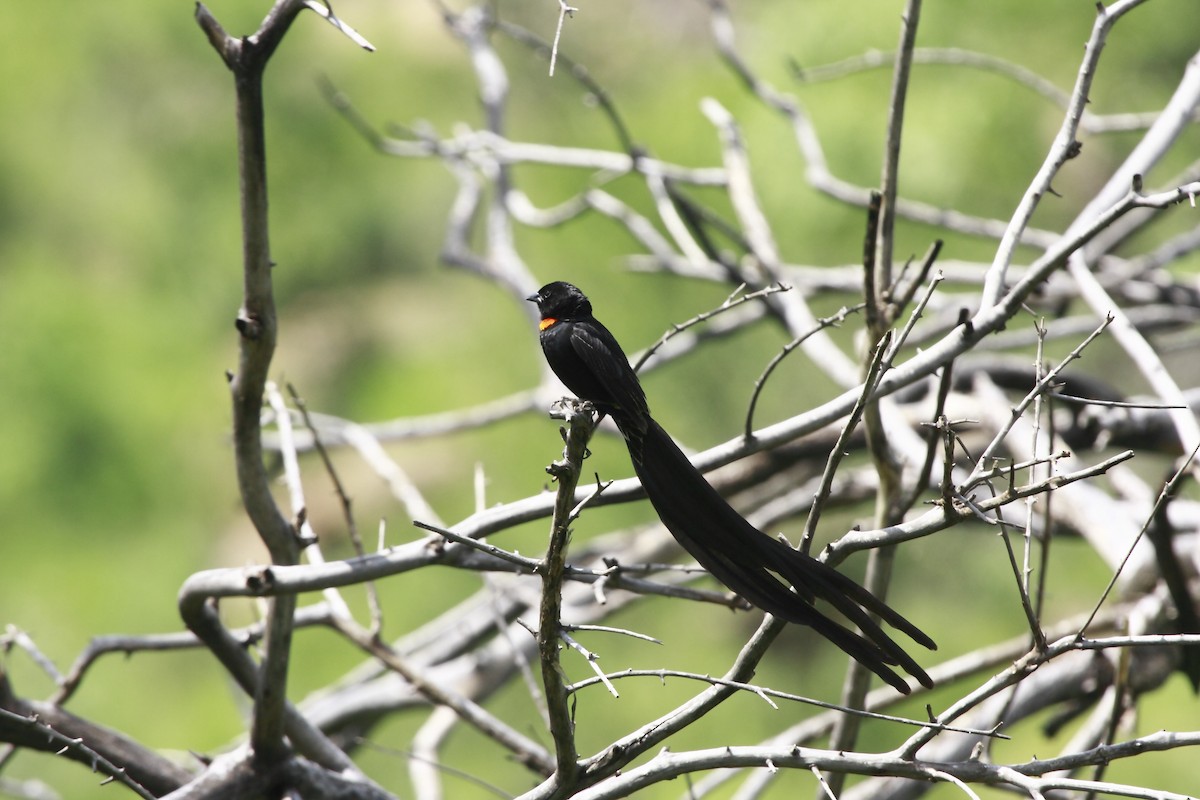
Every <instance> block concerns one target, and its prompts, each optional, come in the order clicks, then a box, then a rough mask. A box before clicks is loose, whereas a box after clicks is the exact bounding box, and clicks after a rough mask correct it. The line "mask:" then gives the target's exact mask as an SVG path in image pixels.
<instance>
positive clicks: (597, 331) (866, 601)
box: [527, 281, 937, 694]
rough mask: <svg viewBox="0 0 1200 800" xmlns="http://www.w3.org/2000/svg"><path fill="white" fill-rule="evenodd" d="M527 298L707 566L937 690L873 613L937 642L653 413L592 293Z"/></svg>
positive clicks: (553, 356)
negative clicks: (745, 495) (720, 486)
mask: <svg viewBox="0 0 1200 800" xmlns="http://www.w3.org/2000/svg"><path fill="white" fill-rule="evenodd" d="M527 299H528V300H529V301H530V302H534V303H537V307H538V311H539V312H540V313H541V316H542V321H541V324H540V325H539V326H538V327H539V329H540V331H541V333H540V334H539V336H538V338H539V340H540V341H541V345H542V351H543V352H544V353H545V355H546V361H547V362H548V363H549V364H550V368H551V369H552V370H554V374H556V375H557V376H558V377H559V379H560V380H561V381H562V382H563V383H564V384H566V386H567V388H568V389H570V390H571V391H572V392H574V393H575V394H576V395H577V396H578V397H579V399H580V400H587V401H590V402H591V403H592V404H593V405H594V406H595V407H596V409H597V410H598V411H599V412H600V413H601V415H605V414H606V415H608V416H610V417H612V419H613V421H614V422H615V423H616V424H617V428H619V429H620V431H621V434H622V435H623V436H624V437H625V444H626V445H627V446H628V448H629V457H630V459H632V461H633V468H634V471H635V472H636V473H637V476H638V478H639V479H640V480H641V482H642V487H643V488H644V489H645V490H646V495H647V497H649V499H650V503H651V505H653V506H654V510H655V511H657V512H658V516H659V519H661V520H662V523H663V525H665V526H666V528H667V530H669V531H670V532H671V534H672V535H673V536H674V537H675V538H676V539H677V540H678V541H679V543H680V544H681V545H683V547H684V549H685V550H687V551H688V552H689V553H691V555H692V557H693V558H695V559H696V561H698V562H700V565H701V566H703V567H704V568H705V569H706V570H708V571H709V572H711V573H712V574H713V575H714V576H715V577H716V578H717V579H718V580H719V581H721V582H722V583H723V584H725V585H726V586H727V587H729V588H730V589H732V590H733V591H734V592H736V593H737V594H739V595H741V596H742V597H744V598H745V599H746V600H749V601H750V602H751V603H753V604H754V605H756V606H758V607H759V608H761V609H763V610H764V611H768V612H770V613H771V614H774V615H775V616H777V617H779V618H781V619H785V620H787V621H788V622H794V623H797V624H799V625H808V626H809V627H811V628H813V629H814V630H815V631H816V632H817V633H819V634H821V635H822V636H824V637H825V638H826V639H828V640H829V641H831V642H833V643H834V644H836V645H837V646H838V647H840V648H841V649H842V650H843V651H845V652H846V653H847V654H848V655H849V656H851V657H852V658H854V659H856V660H857V661H859V662H860V663H861V664H862V665H863V666H865V667H867V668H868V669H869V670H871V671H872V672H874V673H875V674H876V675H878V676H879V677H881V678H883V679H884V680H885V681H887V682H888V683H889V684H891V685H892V686H893V687H895V688H896V689H897V691H900V692H903V693H905V694H908V685H907V684H906V683H905V681H904V679H903V678H901V677H900V676H899V675H897V674H896V672H895V671H894V670H893V669H891V666H889V665H894V666H899V667H902V668H903V669H904V670H905V671H907V672H908V673H909V674H911V675H913V676H914V677H916V679H917V680H919V681H920V682H921V683H922V684H923V685H924V686H926V687H931V686H933V681H932V680H930V678H929V676H928V675H927V674H926V673H925V671H924V670H923V669H921V667H920V665H918V664H917V662H916V661H914V660H913V659H912V657H911V656H909V655H908V654H907V653H905V652H904V650H903V649H902V648H901V647H900V645H898V644H896V642H894V641H893V640H892V639H891V637H889V636H888V635H887V633H885V632H884V631H883V629H882V628H880V627H879V625H878V624H877V623H876V622H875V621H874V620H873V619H872V618H871V617H870V616H869V614H870V613H874V614H877V615H879V617H880V618H882V619H883V620H884V621H886V622H887V623H889V624H890V625H892V626H893V627H895V628H897V629H898V630H901V631H903V632H904V633H906V634H908V635H909V636H910V637H911V638H912V639H913V640H914V641H916V642H918V643H919V644H921V645H924V646H925V647H928V648H929V649H931V650H935V649H937V645H935V644H934V642H933V640H932V639H930V638H929V637H928V636H926V635H925V634H924V633H922V632H921V630H920V629H919V628H917V627H916V626H915V625H913V624H912V623H911V622H909V621H908V620H906V619H905V618H904V617H902V616H901V615H900V614H898V613H896V612H895V611H893V610H892V609H891V608H890V607H888V606H887V604H885V603H884V602H883V601H882V600H880V599H879V598H877V597H875V595H873V594H871V593H870V592H868V591H867V590H866V589H864V588H863V587H861V586H859V585H858V584H857V583H855V582H854V581H853V580H851V579H850V578H847V577H846V576H845V575H842V574H841V573H840V572H838V571H837V570H835V569H833V568H832V567H830V566H827V565H826V564H825V563H824V562H822V561H818V560H816V559H815V558H812V557H810V556H808V555H806V554H805V553H801V552H800V551H799V550H795V549H793V548H791V547H789V546H788V545H787V544H785V543H783V542H781V541H779V540H778V539H775V538H772V537H771V536H768V535H767V534H765V533H763V532H762V531H760V530H758V529H757V528H755V527H754V526H753V525H751V524H750V523H749V522H747V521H746V520H745V519H744V518H743V517H742V515H741V514H739V513H737V512H736V511H734V510H733V508H732V507H731V506H730V505H729V504H728V503H727V502H725V500H724V498H722V497H721V495H720V494H718V493H717V490H716V489H714V488H713V487H712V486H711V485H710V484H709V483H708V481H707V480H705V479H704V476H703V475H702V474H700V471H699V470H697V469H696V468H695V467H694V466H692V463H691V462H690V461H688V458H687V456H686V455H684V454H683V452H682V451H681V450H680V449H679V447H678V446H677V445H676V444H675V442H674V441H673V440H672V439H671V437H670V435H669V434H668V433H667V432H666V431H664V430H663V429H662V427H661V426H659V424H658V423H657V422H655V421H654V419H653V418H652V417H651V416H650V407H649V406H648V405H647V403H646V394H645V392H643V391H642V385H641V383H640V382H639V381H638V377H637V374H636V373H635V372H634V371H633V368H632V367H631V366H630V365H629V359H628V358H626V356H625V353H624V352H623V351H622V350H621V345H619V344H617V340H616V339H615V338H614V337H613V335H612V334H611V333H609V331H608V329H607V328H605V327H604V326H603V325H602V324H601V323H600V322H599V321H598V320H597V319H596V318H595V317H593V316H592V304H591V302H589V301H588V299H587V296H586V295H584V293H583V292H581V291H580V290H579V289H577V288H576V287H574V286H572V285H571V284H569V283H564V282H562V281H556V282H554V283H549V284H546V285H545V286H543V287H542V288H541V289H539V290H538V292H537V293H536V294H532V295H530V296H529V297H528V298H527ZM780 578H782V579H783V580H782V581H781V580H780ZM784 581H786V583H785V582H784ZM788 584H791V586H792V588H793V589H795V592H793V591H791V590H790V589H788ZM817 599H821V600H824V601H825V602H827V603H829V604H830V605H831V606H833V607H834V608H835V609H837V610H838V611H839V612H841V613H842V614H843V615H844V616H845V617H846V618H847V619H849V620H850V621H851V622H853V623H854V624H855V625H857V626H858V627H859V629H860V630H861V631H862V635H859V634H857V633H855V632H853V631H851V630H849V629H848V628H846V627H844V626H843V625H841V624H839V623H838V622H835V621H834V620H832V619H830V618H829V617H827V616H825V615H824V614H822V613H821V612H820V611H819V610H818V609H817V608H816V607H815V606H814V605H813V604H814V602H815V601H816V600H817Z"/></svg>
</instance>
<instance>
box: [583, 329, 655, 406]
mask: <svg viewBox="0 0 1200 800" xmlns="http://www.w3.org/2000/svg"><path fill="white" fill-rule="evenodd" d="M571 347H572V349H573V350H574V351H575V354H576V355H578V356H579V358H580V360H581V361H582V362H583V363H584V365H585V366H586V367H587V369H588V371H589V372H590V373H591V374H592V376H593V377H594V378H595V380H596V383H597V384H598V386H599V387H601V388H600V389H599V390H597V391H596V392H595V393H594V394H595V395H596V396H593V397H582V395H581V398H582V399H584V400H592V401H593V402H599V403H601V404H602V405H610V406H611V408H609V409H605V410H607V411H609V413H613V414H614V415H615V416H625V417H629V418H630V419H633V420H640V419H641V418H643V417H646V416H648V415H649V413H650V409H649V406H648V405H647V403H646V393H645V392H644V391H642V384H641V382H640V381H638V377H637V373H635V372H634V371H633V367H631V366H630V365H629V359H628V358H627V357H626V356H625V352H624V351H623V350H622V349H621V345H620V344H618V343H617V340H616V337H614V336H613V335H612V334H611V333H609V331H608V328H605V327H604V326H603V325H602V324H600V323H599V322H597V321H596V320H594V319H592V320H588V321H586V322H576V323H574V324H573V325H571ZM639 427H642V426H640V425H639Z"/></svg>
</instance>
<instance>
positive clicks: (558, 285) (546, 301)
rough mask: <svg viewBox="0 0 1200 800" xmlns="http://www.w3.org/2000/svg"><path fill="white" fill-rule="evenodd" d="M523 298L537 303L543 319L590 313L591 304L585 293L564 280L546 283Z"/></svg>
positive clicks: (581, 315) (574, 317) (559, 318)
mask: <svg viewBox="0 0 1200 800" xmlns="http://www.w3.org/2000/svg"><path fill="white" fill-rule="evenodd" d="M525 299H526V300H528V301H529V302H531V303H537V307H538V311H539V312H541V315H542V320H543V321H545V320H548V319H551V320H555V321H557V320H563V319H579V318H581V317H590V316H591V315H592V304H591V302H590V301H589V300H588V299H587V295H585V294H584V293H583V292H581V291H579V289H578V288H576V287H575V286H572V285H571V284H569V283H566V282H564V281H555V282H554V283H547V284H546V285H545V286H543V287H542V288H541V289H538V290H537V292H535V293H534V294H531V295H529V297H526V298H525Z"/></svg>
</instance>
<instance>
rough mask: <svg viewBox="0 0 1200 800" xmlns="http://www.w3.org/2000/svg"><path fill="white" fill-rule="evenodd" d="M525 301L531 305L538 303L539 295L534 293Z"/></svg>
mask: <svg viewBox="0 0 1200 800" xmlns="http://www.w3.org/2000/svg"><path fill="white" fill-rule="evenodd" d="M525 299H526V300H528V301H529V302H531V303H536V302H537V301H538V293H537V292H534V293H533V294H531V295H529V297H526V298H525Z"/></svg>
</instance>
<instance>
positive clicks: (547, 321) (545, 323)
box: [538, 317, 558, 331]
mask: <svg viewBox="0 0 1200 800" xmlns="http://www.w3.org/2000/svg"><path fill="white" fill-rule="evenodd" d="M556 322H558V320H557V319H555V318H554V317H544V318H543V319H542V321H541V322H539V323H538V330H539V331H544V330H546V328H549V327H550V326H551V325H553V324H554V323H556Z"/></svg>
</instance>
